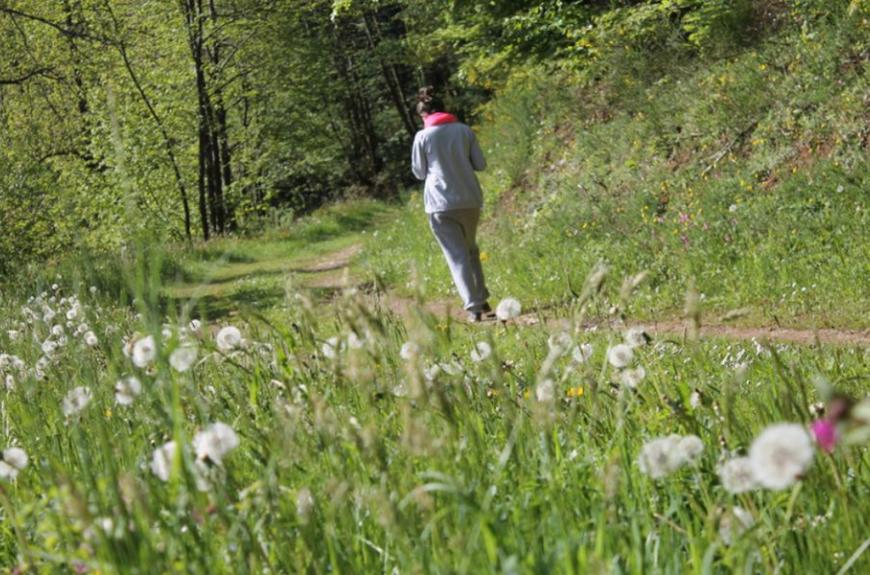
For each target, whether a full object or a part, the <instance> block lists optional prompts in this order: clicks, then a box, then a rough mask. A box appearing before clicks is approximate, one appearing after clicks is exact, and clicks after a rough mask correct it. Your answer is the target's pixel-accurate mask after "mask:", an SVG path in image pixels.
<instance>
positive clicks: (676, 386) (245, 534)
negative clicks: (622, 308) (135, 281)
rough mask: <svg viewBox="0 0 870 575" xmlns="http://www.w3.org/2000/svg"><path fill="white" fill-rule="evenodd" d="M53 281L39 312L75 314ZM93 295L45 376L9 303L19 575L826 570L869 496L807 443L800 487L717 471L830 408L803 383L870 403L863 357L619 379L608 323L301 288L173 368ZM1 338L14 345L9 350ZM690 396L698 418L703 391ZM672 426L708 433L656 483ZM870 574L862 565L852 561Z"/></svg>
mask: <svg viewBox="0 0 870 575" xmlns="http://www.w3.org/2000/svg"><path fill="white" fill-rule="evenodd" d="M64 289H65V288H63V287H62V286H61V287H60V288H59V290H60V291H58V292H56V293H50V294H46V296H45V297H43V298H40V299H37V300H36V301H32V302H31V303H29V304H28V305H27V306H26V307H28V308H30V309H33V310H39V311H40V315H41V314H42V312H43V310H44V306H45V305H47V306H49V307H52V308H53V309H55V310H56V311H58V312H61V313H64V312H65V311H66V310H67V308H68V307H69V305H68V303H61V297H62V296H65V295H68V294H66V293H65V292H64V291H63V290H64ZM51 297H54V298H55V300H54V302H52V301H51V299H50V298H51ZM81 297H82V306H81V308H80V310H79V312H78V314H79V315H78V318H77V320H76V321H77V322H78V321H86V322H87V323H88V324H89V326H90V327H91V328H92V329H93V330H94V331H95V332H96V333H97V334H99V337H100V340H101V341H100V344H99V345H98V346H97V347H95V348H88V347H86V346H85V345H83V343H82V342H81V339H80V338H79V337H76V336H73V335H72V334H70V335H69V341H68V343H67V345H66V346H65V347H62V348H60V349H59V350H58V351H57V352H56V353H55V354H54V355H53V356H52V359H51V360H50V361H49V363H48V365H47V366H46V367H44V376H43V378H42V379H41V380H39V381H37V380H36V379H35V378H34V376H33V372H32V369H33V366H34V365H35V364H36V362H37V360H38V358H39V357H41V355H42V352H41V351H40V350H39V342H41V341H42V340H43V339H44V338H46V337H49V336H48V330H49V329H50V327H51V322H49V323H44V322H42V321H40V320H37V321H35V322H34V323H32V324H26V322H25V325H24V326H20V325H19V322H20V321H21V319H22V318H23V317H26V316H27V315H28V314H27V312H25V311H23V308H24V306H20V305H16V306H7V307H6V309H5V310H4V313H3V314H2V318H3V319H2V320H0V322H2V323H0V327H2V328H3V329H2V330H0V347H2V349H3V350H4V352H7V353H12V354H16V355H17V356H18V357H20V358H21V359H22V360H23V361H24V362H25V364H26V365H27V366H28V368H29V369H30V370H31V371H30V372H29V374H18V373H16V375H15V376H14V377H15V380H16V381H15V387H14V389H8V390H6V391H3V392H2V393H3V394H4V398H3V399H4V401H3V405H4V422H5V428H6V433H5V434H4V438H5V445H4V446H3V447H8V446H10V445H13V444H15V445H18V446H20V447H22V448H23V449H25V450H26V452H27V453H28V454H29V455H30V458H31V462H30V465H29V466H28V467H27V468H26V469H24V470H23V471H22V472H21V473H20V475H19V476H18V478H17V480H15V481H14V482H8V481H7V482H6V483H4V484H3V490H2V491H0V504H2V510H3V516H4V519H5V520H4V522H3V525H4V527H3V529H0V549H2V550H3V551H2V552H0V553H2V554H0V556H2V562H3V564H5V565H7V566H10V567H11V566H13V565H18V566H24V565H28V566H30V568H31V569H33V570H35V571H37V572H46V573H49V572H67V571H68V570H69V569H78V570H87V571H88V572H101V573H116V572H117V573H136V572H148V573H173V572H187V573H262V572H312V573H327V572H330V573H342V572H343V573H393V572H425V573H475V574H477V573H505V572H514V573H553V572H556V573H592V572H603V573H640V572H667V573H726V572H733V571H740V572H772V571H775V570H780V571H782V572H812V573H832V572H835V571H836V570H837V569H838V568H839V567H840V566H842V565H843V564H844V563H845V561H846V560H847V559H848V558H849V556H850V555H852V554H853V552H855V551H856V550H857V549H858V548H859V546H860V545H861V544H862V543H863V542H864V541H865V539H866V537H867V533H868V530H870V514H868V513H867V510H866V509H865V507H866V506H864V505H863V504H862V503H861V502H862V501H865V500H866V499H867V496H868V495H870V494H868V492H867V486H868V485H870V454H868V450H867V447H866V446H861V447H846V446H842V445H841V446H840V447H838V449H837V451H836V452H835V453H834V454H833V455H831V456H828V455H825V454H823V453H817V454H816V456H815V462H814V463H813V465H812V467H811V468H810V469H809V471H808V472H807V473H806V476H805V478H804V480H803V481H800V482H798V483H796V484H795V486H794V488H792V489H790V490H786V491H783V492H770V491H763V490H759V491H754V492H751V493H748V494H743V495H738V496H733V495H729V494H728V493H726V492H725V491H724V490H723V488H722V486H721V485H720V483H719V480H718V479H717V475H716V466H717V462H718V461H719V460H720V459H721V458H722V457H725V456H726V454H727V453H730V452H732V451H733V452H741V451H743V450H745V449H746V448H747V447H748V445H749V444H750V442H751V441H752V438H753V437H754V436H755V435H756V434H757V433H758V432H759V431H760V430H761V429H762V428H764V427H765V426H766V425H768V424H770V423H773V422H777V421H783V420H784V421H796V422H806V421H808V420H809V418H810V416H809V413H808V409H809V405H810V404H811V403H813V402H815V401H817V400H818V399H819V396H818V395H817V392H816V390H815V388H814V386H813V385H812V384H811V383H809V382H810V381H811V380H813V378H817V377H824V378H825V379H826V380H827V381H829V382H830V383H831V384H833V385H835V386H836V387H837V388H838V389H839V390H841V391H842V392H844V393H850V394H855V395H858V396H861V395H863V394H865V393H866V384H867V382H866V375H867V362H868V359H870V358H868V355H867V350H864V349H858V348H856V349H848V348H833V349H826V348H792V347H787V346H778V347H776V348H773V349H771V350H769V351H767V350H764V349H760V348H757V347H756V345H755V344H753V343H750V342H746V343H743V344H739V343H738V344H735V343H723V342H717V341H708V342H703V343H697V344H695V343H691V342H683V341H678V340H667V339H663V340H659V341H656V342H655V343H654V345H649V346H646V347H641V348H638V349H637V350H636V359H635V364H636V365H642V366H644V367H645V368H646V371H647V376H646V378H645V380H644V381H643V382H642V383H641V384H640V385H639V386H638V388H637V390H636V391H631V390H629V389H627V388H623V387H622V386H621V385H620V384H619V381H620V380H619V375H618V372H617V371H616V370H615V369H613V368H612V367H610V366H609V365H608V364H607V362H606V360H605V351H606V349H607V347H608V346H609V345H613V344H614V343H616V342H618V341H620V340H621V339H622V334H621V333H619V332H609V331H596V332H584V331H582V330H579V331H572V332H571V337H572V339H573V341H574V342H575V343H583V342H588V343H592V344H593V346H594V352H593V355H592V357H591V358H590V360H589V361H588V362H587V363H584V364H576V363H574V362H573V361H572V360H571V359H570V357H560V358H558V359H556V360H555V361H545V360H544V358H545V356H547V355H548V346H547V337H548V335H549V334H548V333H546V332H545V331H544V330H543V329H541V328H540V327H537V328H535V327H532V328H521V327H518V326H511V325H508V326H497V327H496V328H494V329H491V330H487V331H486V332H481V331H479V330H477V329H474V328H471V327H468V326H463V325H458V324H451V323H450V322H448V323H446V324H445V323H442V320H441V319H440V318H434V317H429V316H428V315H427V314H426V313H425V312H422V311H421V312H419V313H418V314H416V315H415V316H414V317H417V318H418V319H417V320H410V321H408V323H407V324H406V323H403V322H401V321H399V320H398V318H395V317H393V316H390V315H389V314H385V313H383V312H382V311H381V310H379V309H377V308H374V307H371V305H370V303H369V302H368V300H366V299H365V298H364V297H363V296H360V295H356V296H353V295H350V296H344V297H342V298H341V299H340V300H339V301H338V302H337V303H336V304H334V305H333V306H332V307H330V308H329V310H331V311H329V312H326V311H325V308H320V307H314V308H310V307H307V306H305V305H302V304H301V303H299V300H297V299H296V298H295V297H294V296H293V294H292V293H291V294H288V299H287V301H288V303H290V304H291V305H288V306H287V307H286V308H285V311H284V313H285V315H284V317H283V318H282V321H281V322H280V323H277V322H271V321H269V322H268V323H267V321H266V320H264V319H260V318H261V316H259V315H258V314H255V315H252V316H247V315H245V314H244V313H243V314H242V315H241V316H239V317H235V318H233V319H232V322H233V323H234V324H235V325H237V326H238V327H240V328H241V330H242V333H243V337H244V338H245V339H246V340H247V342H248V343H247V344H246V345H245V346H244V348H242V349H240V350H237V351H232V352H221V351H219V350H217V349H216V348H215V345H214V340H213V333H214V332H213V329H212V327H213V326H211V325H207V326H206V327H205V328H204V329H203V330H202V332H201V334H200V335H194V334H189V335H187V336H184V337H185V338H186V339H188V340H189V341H191V342H196V345H197V346H198V347H199V349H200V358H201V361H200V362H199V363H197V365H196V366H195V367H194V368H193V369H192V370H191V371H189V372H186V373H178V372H176V371H174V370H172V369H171V368H170V366H169V365H168V363H167V358H168V356H169V354H170V353H171V351H172V350H173V349H174V348H175V347H176V346H177V345H178V341H179V337H182V336H181V335H180V333H181V331H180V330H179V328H177V327H172V326H169V332H167V334H166V336H162V337H161V336H160V332H161V329H160V318H159V316H152V315H149V314H147V313H146V314H145V315H144V316H142V319H137V318H136V317H135V316H134V314H133V312H132V311H130V310H127V309H123V308H122V309H114V308H107V307H105V305H103V304H101V303H100V302H99V294H98V296H97V299H96V300H94V299H92V298H91V297H90V296H84V295H83V296H81ZM360 298H362V299H360ZM67 301H68V300H67ZM146 311H147V310H146ZM149 317H150V318H151V321H150V322H149V319H148V318H149ZM578 319H580V317H579V316H578ZM143 322H144V323H143ZM224 322H226V319H224ZM182 323H184V320H182ZM214 327H216V326H214ZM11 328H15V329H19V330H20V331H21V337H19V339H17V340H12V339H10V338H9V337H8V335H7V333H6V330H7V329H11ZM134 332H139V333H149V332H150V333H154V334H155V335H156V336H157V338H158V347H159V349H160V352H159V354H158V356H157V358H156V360H155V361H154V362H153V363H152V364H151V365H150V366H149V367H148V368H146V369H140V368H137V367H135V366H134V365H133V364H132V363H131V361H130V360H128V359H126V358H125V357H124V356H123V355H122V353H121V348H122V346H123V341H122V338H124V337H125V336H128V335H131V334H133V333H134ZM351 332H354V333H356V334H357V335H358V336H359V338H361V339H362V340H363V342H364V343H363V345H362V346H361V347H360V348H359V349H354V348H350V349H347V348H344V346H340V347H341V348H343V349H342V350H341V351H340V352H339V354H338V357H337V358H335V359H329V358H328V357H327V356H325V355H324V351H323V345H324V342H325V340H326V338H328V337H330V336H333V335H338V336H339V337H340V338H341V339H342V341H345V338H346V337H347V336H348V334H350V333H351ZM481 337H484V338H486V339H487V340H488V341H489V343H490V344H491V345H492V346H493V348H494V353H493V355H492V356H491V357H489V358H488V359H486V360H484V361H483V362H480V363H475V362H473V361H472V360H471V359H470V351H471V349H472V346H473V345H474V344H475V343H476V342H477V341H478V340H479V338H481ZM54 339H56V337H55V338H54ZM406 340H414V341H417V342H419V344H420V347H421V352H420V354H419V355H417V356H414V357H413V358H412V359H411V360H405V359H402V358H401V357H400V356H399V348H400V346H401V344H402V343H403V342H405V341H406ZM435 363H440V364H442V365H445V366H447V367H445V368H444V369H443V370H442V371H441V373H439V374H438V375H437V376H435V379H434V380H432V381H427V380H426V379H425V378H424V375H423V374H424V371H425V370H428V368H429V367H430V366H431V365H432V364H435ZM742 363H745V364H746V366H745V368H743V367H740V365H739V364H742ZM545 365H548V366H549V367H543V366H545ZM451 366H452V367H451ZM450 372H453V373H452V374H451V373H450ZM130 374H133V375H136V376H137V377H138V378H140V379H141V380H142V382H143V392H142V394H141V395H140V396H138V397H137V398H136V400H135V403H134V405H132V406H129V407H127V406H121V405H118V404H116V403H115V400H114V398H113V387H114V385H115V382H116V380H117V379H118V378H120V377H122V376H125V375H130ZM545 378H549V379H553V380H554V381H555V391H554V393H555V400H554V401H552V402H551V401H537V400H536V399H535V398H536V393H535V390H536V387H537V385H538V384H539V383H540V382H541V381H542V380H543V379H545ZM81 385H85V386H89V387H90V388H91V390H92V393H93V399H92V401H91V403H90V404H89V405H88V406H87V407H86V408H85V409H84V410H82V411H81V412H80V413H78V414H75V415H71V416H69V417H65V416H64V414H63V413H62V412H61V403H62V400H63V398H64V396H65V395H66V394H67V393H68V392H69V391H70V390H71V389H72V388H74V387H76V386H81ZM578 389H582V395H581V396H580V397H576V396H577V395H578V393H579V392H578ZM694 391H698V392H700V393H701V398H702V399H701V402H700V404H695V405H693V404H692V402H691V401H690V398H691V395H692V393H693V392H694ZM571 396H574V397H571ZM216 421H222V422H225V423H227V424H229V425H230V426H232V427H233V428H234V429H235V431H236V432H237V433H238V436H239V439H240V444H239V446H238V447H237V448H236V449H234V450H232V451H231V452H230V453H228V454H227V455H226V456H225V457H224V459H223V464H222V465H220V466H214V465H209V464H200V467H197V466H196V464H195V463H194V454H193V453H192V452H191V451H188V450H184V451H183V454H182V456H181V458H180V459H179V460H178V461H177V462H176V463H175V465H176V467H175V468H174V471H173V472H172V475H171V478H170V480H169V482H167V483H164V482H162V481H161V480H160V479H158V478H157V477H155V475H154V474H153V473H152V472H151V471H150V468H149V466H150V462H151V457H152V452H153V451H154V449H155V448H157V447H159V446H161V445H162V444H163V443H164V442H166V441H169V440H175V441H177V442H178V444H179V445H187V444H188V443H189V442H190V440H191V438H192V436H193V435H194V434H195V433H196V432H197V431H199V430H201V429H203V428H204V427H205V426H206V425H207V424H209V423H213V422H216ZM671 433H679V434H695V435H697V436H699V437H700V439H701V440H702V441H703V443H704V446H705V449H704V453H703V455H702V457H701V458H700V460H699V461H698V463H697V464H695V465H690V466H687V467H685V468H683V469H681V470H680V471H678V472H676V473H675V474H673V475H671V476H669V477H667V478H665V479H661V480H658V481H654V480H651V479H649V478H648V477H646V476H644V475H643V474H641V473H640V471H639V468H638V465H637V463H636V461H637V458H638V453H639V451H640V449H641V447H642V445H643V444H644V442H645V441H647V440H649V439H651V438H653V437H657V436H663V435H668V434H671ZM198 469H206V470H207V476H208V477H209V478H210V482H211V483H210V487H209V488H208V489H207V490H206V491H199V490H198V489H197V487H196V483H197V482H196V476H197V475H201V474H202V473H203V472H202V471H198ZM309 495H310V500H309ZM733 505H740V506H742V507H743V508H745V509H747V510H749V511H750V512H751V513H752V515H753V517H754V520H755V525H754V527H753V528H752V529H750V530H749V531H747V532H746V533H745V534H743V535H742V536H740V537H737V538H736V540H735V542H734V543H733V544H731V545H725V544H724V543H723V542H722V541H721V539H720V536H719V534H718V533H719V528H720V525H721V522H722V516H723V513H726V512H727V510H728V509H730V508H731V506H733ZM105 518H111V520H112V525H111V528H110V529H108V530H106V529H105ZM868 560H870V556H863V557H859V559H858V562H857V563H856V565H855V566H854V568H853V569H852V571H851V572H853V573H860V572H862V571H863V570H865V569H866V568H867V567H868V565H870V563H868Z"/></svg>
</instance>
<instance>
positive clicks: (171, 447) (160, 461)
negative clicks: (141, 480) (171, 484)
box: [151, 441, 178, 481]
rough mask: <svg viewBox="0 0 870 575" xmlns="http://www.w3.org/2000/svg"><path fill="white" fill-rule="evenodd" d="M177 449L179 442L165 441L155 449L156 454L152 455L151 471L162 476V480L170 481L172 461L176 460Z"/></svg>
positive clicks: (159, 476)
mask: <svg viewBox="0 0 870 575" xmlns="http://www.w3.org/2000/svg"><path fill="white" fill-rule="evenodd" d="M177 450H178V444H176V443H175V442H174V441H170V442H169V443H165V444H163V445H162V446H160V447H158V448H157V449H155V450H154V454H153V455H152V456H151V473H153V474H154V475H156V476H157V477H158V478H160V480H161V481H169V474H170V473H171V471H172V462H173V461H175V453H176V451H177Z"/></svg>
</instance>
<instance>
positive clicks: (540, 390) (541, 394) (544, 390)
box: [535, 378, 556, 403]
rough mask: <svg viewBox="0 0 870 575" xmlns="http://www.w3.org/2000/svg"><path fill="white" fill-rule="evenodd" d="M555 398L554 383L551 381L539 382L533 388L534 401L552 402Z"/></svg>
mask: <svg viewBox="0 0 870 575" xmlns="http://www.w3.org/2000/svg"><path fill="white" fill-rule="evenodd" d="M555 398H556V383H555V382H554V381H553V380H552V379H549V378H547V379H544V380H541V381H540V382H539V383H538V385H536V386H535V399H537V400H538V401H540V402H542V403H544V402H550V401H553V400H554V399H555Z"/></svg>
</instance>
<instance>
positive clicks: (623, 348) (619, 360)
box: [607, 343, 634, 369]
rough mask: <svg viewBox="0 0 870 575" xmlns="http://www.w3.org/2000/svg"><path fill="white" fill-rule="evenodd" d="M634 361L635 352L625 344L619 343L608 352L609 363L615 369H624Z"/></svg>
mask: <svg viewBox="0 0 870 575" xmlns="http://www.w3.org/2000/svg"><path fill="white" fill-rule="evenodd" d="M633 360H634V351H632V349H631V348H630V347H629V346H627V345H626V344H624V343H618V344H616V345H614V346H613V347H611V348H610V349H608V350H607V361H609V362H610V365H612V366H613V367H616V368H619V369H622V368H623V367H627V366H628V365H630V364H631V362H632V361H633Z"/></svg>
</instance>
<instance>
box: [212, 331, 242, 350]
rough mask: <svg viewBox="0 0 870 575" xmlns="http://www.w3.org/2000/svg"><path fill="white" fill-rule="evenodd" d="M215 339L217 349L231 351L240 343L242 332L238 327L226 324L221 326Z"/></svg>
mask: <svg viewBox="0 0 870 575" xmlns="http://www.w3.org/2000/svg"><path fill="white" fill-rule="evenodd" d="M215 341H216V343H217V347H218V349H219V350H221V351H232V350H234V349H236V348H237V347H239V346H241V345H242V332H240V331H239V328H237V327H234V326H231V325H228V326H226V327H223V328H221V330H220V331H219V332H218V334H217V336H216V337H215Z"/></svg>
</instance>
